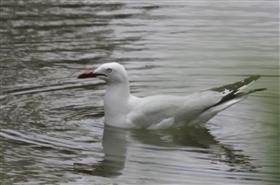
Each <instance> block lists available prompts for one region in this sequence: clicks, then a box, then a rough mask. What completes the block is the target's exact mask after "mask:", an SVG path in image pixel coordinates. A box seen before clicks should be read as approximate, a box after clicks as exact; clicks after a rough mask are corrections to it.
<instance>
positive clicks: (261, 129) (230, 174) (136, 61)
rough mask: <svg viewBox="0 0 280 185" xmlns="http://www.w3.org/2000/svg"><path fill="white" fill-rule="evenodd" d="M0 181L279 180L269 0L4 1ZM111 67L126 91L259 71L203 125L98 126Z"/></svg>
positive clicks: (187, 85)
mask: <svg viewBox="0 0 280 185" xmlns="http://www.w3.org/2000/svg"><path fill="white" fill-rule="evenodd" d="M0 12H1V13H0V15H1V25H0V34H1V36H0V38H1V39H0V41H1V47H0V67H1V69H0V70H1V71H0V79H1V89H0V90H1V95H0V106H1V107H0V108H1V110H0V111H1V112H0V151H1V152H0V159H1V160H0V181H1V183H0V184H3V185H4V184H5V185H9V184H19V185H25V184H28V185H31V184H34V185H35V184H36V185H37V184H63V185H72V184H73V185H74V184H75V185H76V184H100V185H101V184H102V185H103V184H104V185H107V184H129V185H131V184H178V185H179V184H204V185H205V184H215V185H216V184H221V185H224V184H252V185H257V184H260V185H263V184H275V185H276V184H279V183H280V180H279V179H280V175H279V152H280V150H279V125H278V124H279V63H278V62H279V45H278V41H279V40H278V37H279V32H278V31H279V30H278V26H279V19H278V14H279V9H278V1H276V0H275V1H273V0H271V1H270V0H254V1H251V0H250V1H238V0H228V1H219V0H212V1H210V0H198V1H190V0H187V1H158V0H150V1H141V2H140V1H132V0H131V1H123V0H120V1H89V0H48V1H39V0H2V1H1V6H0ZM112 61H114V62H119V63H121V64H123V65H125V67H126V68H127V70H128V73H129V77H130V82H131V88H132V92H133V93H134V94H136V95H138V96H148V95H154V94H175V95H184V94H187V93H191V92H195V91H198V90H203V89H208V88H212V87H216V86H220V85H224V84H226V83H231V82H234V81H238V80H241V79H242V78H245V77H247V76H249V75H252V74H260V75H262V78H261V79H260V80H258V81H257V82H256V83H255V85H254V87H256V88H263V87H265V88H267V89H268V90H267V91H263V92H257V93H255V94H252V95H251V96H250V97H249V98H247V99H246V100H245V101H242V102H241V103H238V104H236V105H234V106H233V107H231V108H229V109H227V110H226V111H223V112H221V113H220V114H219V115H218V116H216V117H215V118H214V119H212V120H210V121H209V122H208V123H207V124H206V126H205V128H195V127H194V128H192V127H190V128H187V129H184V130H161V131H160V130H159V131H145V130H121V129H116V128H107V127H105V128H104V123H103V119H104V110H103V100H102V96H103V94H104V88H105V85H104V84H103V83H102V82H100V81H98V80H96V79H90V80H78V79H77V75H78V74H79V72H80V71H81V70H83V69H86V68H88V67H97V66H98V65H100V64H102V63H105V62H112Z"/></svg>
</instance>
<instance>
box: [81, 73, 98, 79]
mask: <svg viewBox="0 0 280 185" xmlns="http://www.w3.org/2000/svg"><path fill="white" fill-rule="evenodd" d="M96 76H97V75H96V74H95V73H93V72H92V71H84V72H82V73H81V74H80V75H79V76H78V78H94V77H96Z"/></svg>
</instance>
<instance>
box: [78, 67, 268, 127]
mask: <svg viewBox="0 0 280 185" xmlns="http://www.w3.org/2000/svg"><path fill="white" fill-rule="evenodd" d="M259 77H260V76H259V75H253V76H250V77H248V78H246V79H244V80H242V81H239V82H236V83H232V84H228V85H225V86H221V87H217V88H212V89H208V90H204V91H200V92H196V93H192V94H189V95H186V96H171V95H156V96H149V97H136V96H134V95H132V94H131V93H130V86H129V79H128V75H127V71H126V70H125V68H124V66H122V65H121V64H119V63H115V62H113V63H105V64H102V65H101V66H99V67H98V68H97V69H95V70H94V71H87V72H83V73H81V74H80V75H79V76H78V78H99V79H101V80H104V81H105V82H106V84H107V88H106V93H105V96H104V110H105V124H106V125H109V126H114V127H121V128H147V129H164V128H169V127H181V126H184V125H185V124H198V123H205V122H207V121H208V120H210V119H211V118H212V117H214V116H215V115H216V114H217V113H219V112H220V111H222V110H224V109H226V108H228V107H230V106H231V105H233V104H235V103H237V102H240V101H241V100H243V99H245V98H246V97H247V96H248V95H249V94H251V93H254V92H256V91H262V90H265V88H261V89H253V90H247V91H244V89H246V87H248V85H250V84H252V83H253V82H254V81H256V80H257V79H258V78H259Z"/></svg>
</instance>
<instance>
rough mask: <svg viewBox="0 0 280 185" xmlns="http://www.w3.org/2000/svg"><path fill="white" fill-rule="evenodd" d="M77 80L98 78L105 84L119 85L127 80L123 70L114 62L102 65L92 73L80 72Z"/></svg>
mask: <svg viewBox="0 0 280 185" xmlns="http://www.w3.org/2000/svg"><path fill="white" fill-rule="evenodd" d="M78 78H99V79H101V80H104V81H105V82H107V83H121V82H127V80H128V77H127V72H126V70H125V68H124V67H123V66H122V65H121V64H119V63H116V62H112V63H105V64H102V65H101V66H99V67H98V68H97V69H95V70H94V71H86V72H82V73H81V74H80V75H79V76H78Z"/></svg>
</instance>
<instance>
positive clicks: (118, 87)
mask: <svg viewBox="0 0 280 185" xmlns="http://www.w3.org/2000/svg"><path fill="white" fill-rule="evenodd" d="M129 96H130V88H129V83H128V82H122V83H116V84H109V85H108V87H107V89H106V93H105V97H104V109H105V117H106V119H107V118H108V119H110V118H111V119H114V120H116V119H119V117H120V116H122V115H125V114H126V113H127V111H128V99H129ZM106 121H108V120H106ZM111 121H112V120H110V122H111Z"/></svg>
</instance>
